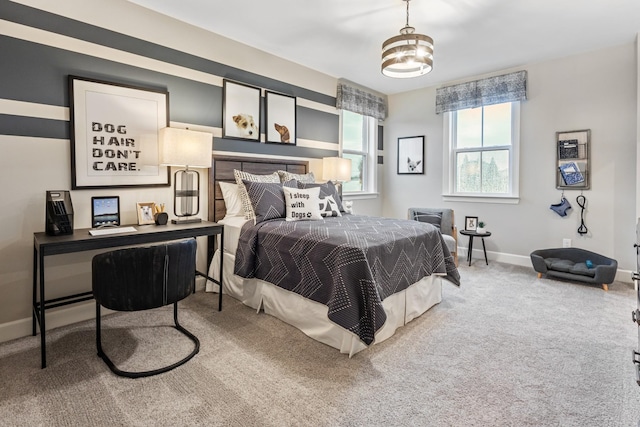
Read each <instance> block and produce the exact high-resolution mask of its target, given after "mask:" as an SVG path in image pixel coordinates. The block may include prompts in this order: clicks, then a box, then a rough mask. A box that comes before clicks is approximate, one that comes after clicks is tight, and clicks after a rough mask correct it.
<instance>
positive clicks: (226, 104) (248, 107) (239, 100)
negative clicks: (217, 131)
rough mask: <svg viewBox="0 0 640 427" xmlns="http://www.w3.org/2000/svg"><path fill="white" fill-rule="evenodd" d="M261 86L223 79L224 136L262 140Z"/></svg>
mask: <svg viewBox="0 0 640 427" xmlns="http://www.w3.org/2000/svg"><path fill="white" fill-rule="evenodd" d="M260 91H261V89H260V88H259V87H255V86H249V85H246V84H243V83H238V82H233V81H231V80H226V79H224V80H223V94H222V137H223V138H235V139H248V140H251V141H258V142H260Z"/></svg>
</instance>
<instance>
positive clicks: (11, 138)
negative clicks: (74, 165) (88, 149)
mask: <svg viewBox="0 0 640 427" xmlns="http://www.w3.org/2000/svg"><path fill="white" fill-rule="evenodd" d="M16 140H17V142H64V143H67V144H68V143H69V141H70V140H68V139H62V138H42V137H39V136H21V135H0V144H5V143H8V142H16Z"/></svg>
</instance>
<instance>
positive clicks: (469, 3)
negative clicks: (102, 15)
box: [130, 0, 640, 94]
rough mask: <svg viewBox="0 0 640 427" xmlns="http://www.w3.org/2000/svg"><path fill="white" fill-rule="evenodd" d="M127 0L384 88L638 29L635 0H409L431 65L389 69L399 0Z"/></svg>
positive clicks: (401, 19) (577, 47)
mask: <svg viewBox="0 0 640 427" xmlns="http://www.w3.org/2000/svg"><path fill="white" fill-rule="evenodd" d="M130 1H132V2H133V3H137V4H139V5H141V6H144V7H148V8H150V9H153V10H155V11H157V12H160V13H163V14H165V15H169V16H171V17H174V18H176V19H179V20H182V21H185V22H188V23H190V24H193V25H196V26H199V27H202V28H205V29H207V30H210V31H212V32H215V33H217V34H220V35H223V36H225V37H228V38H230V39H233V40H236V41H239V42H242V43H244V44H247V45H250V46H253V47H255V48H258V49H261V50H263V51H266V52H269V53H272V54H274V55H277V56H279V57H282V58H286V59H288V60H290V61H293V62H296V63H299V64H301V65H305V66H307V67H310V68H313V69H315V70H318V71H321V72H324V73H326V74H329V75H331V76H334V77H338V78H346V79H348V80H351V81H353V82H356V83H359V84H361V85H363V86H366V87H369V88H371V89H374V90H377V91H379V92H382V93H386V94H393V93H398V92H404V91H408V90H413V89H417V88H422V87H427V86H434V85H439V84H441V83H443V82H446V81H452V80H459V79H464V78H466V77H471V76H475V75H479V74H483V73H490V72H494V71H499V70H502V69H506V68H511V67H517V66H521V65H524V64H529V63H533V62H538V61H542V60H547V59H551V58H558V57H563V56H567V55H572V54H576V53H582V52H590V51H595V50H598V49H601V48H605V47H610V46H617V45H622V44H625V43H631V42H633V41H634V40H635V37H636V33H637V32H638V31H640V0H536V1H533V0H412V1H411V2H410V18H409V24H410V25H412V26H413V27H415V28H416V32H418V33H422V34H426V35H428V36H431V37H432V38H433V39H434V42H435V48H434V69H433V71H432V72H431V73H429V74H427V75H425V76H421V77H416V78H412V79H392V78H389V77H385V76H383V75H382V74H381V72H380V54H381V46H382V42H383V41H384V40H386V39H387V38H389V37H392V36H395V35H397V34H399V30H400V28H402V27H403V26H404V25H405V21H406V3H405V2H404V1H401V0H268V1H265V0H245V1H215V0H214V1H211V0H180V1H175V0H130ZM595 60H597V57H594V61H595Z"/></svg>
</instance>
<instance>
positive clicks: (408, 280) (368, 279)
mask: <svg viewBox="0 0 640 427" xmlns="http://www.w3.org/2000/svg"><path fill="white" fill-rule="evenodd" d="M234 270H235V273H236V274H237V275H239V276H241V277H244V278H258V279H261V280H265V281H267V282H271V283H273V284H275V285H277V286H279V287H281V288H284V289H287V290H289V291H292V292H296V293H298V294H300V295H302V296H304V297H306V298H309V299H311V300H313V301H316V302H319V303H322V304H324V305H326V306H327V307H328V309H329V310H328V316H329V319H330V320H331V321H333V322H334V323H336V324H338V325H340V326H342V327H343V328H345V329H347V330H349V331H351V332H353V333H354V334H356V335H357V336H358V337H359V338H360V339H361V340H362V341H363V342H364V343H365V344H367V345H369V344H371V343H372V342H373V340H374V335H375V333H376V331H377V330H378V329H380V328H381V327H382V325H383V324H384V322H385V320H386V315H385V312H384V310H383V307H382V301H383V300H384V299H385V298H386V297H388V296H389V295H392V294H393V293H395V292H399V291H402V290H404V289H406V288H407V287H409V286H410V285H411V284H413V283H416V282H418V281H419V280H420V279H422V278H423V277H425V276H429V275H432V274H437V275H442V276H444V277H445V278H446V279H447V280H449V281H450V282H452V283H453V284H455V285H459V284H460V276H459V274H458V270H457V269H456V267H455V264H454V262H453V257H452V256H451V254H450V253H449V250H448V249H447V246H446V244H445V243H444V241H443V239H442V235H441V234H440V231H439V230H438V229H437V228H435V227H434V226H432V225H431V224H428V223H422V222H418V221H409V220H401V219H391V218H376V217H366V216H360V215H349V214H345V215H343V216H342V217H337V218H325V219H323V220H320V221H285V220H283V219H274V220H269V221H265V222H261V223H258V224H257V225H254V224H253V223H252V222H251V221H249V222H247V223H246V224H245V225H244V226H243V228H242V231H241V233H240V239H239V242H238V249H237V252H236V257H235V266H234Z"/></svg>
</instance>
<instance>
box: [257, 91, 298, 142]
mask: <svg viewBox="0 0 640 427" xmlns="http://www.w3.org/2000/svg"><path fill="white" fill-rule="evenodd" d="M264 104H265V107H266V108H265V123H266V126H267V130H266V142H273V143H276V144H291V145H296V97H295V96H291V95H284V94H281V93H275V92H270V91H266V92H265V100H264Z"/></svg>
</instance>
